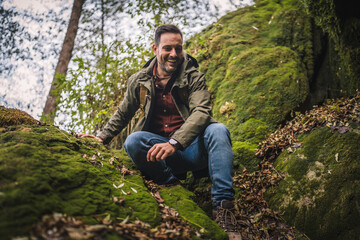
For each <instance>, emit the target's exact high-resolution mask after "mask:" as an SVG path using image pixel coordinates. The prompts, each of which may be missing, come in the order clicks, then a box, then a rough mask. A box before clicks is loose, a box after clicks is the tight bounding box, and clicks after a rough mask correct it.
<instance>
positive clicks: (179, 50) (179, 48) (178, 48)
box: [175, 46, 183, 52]
mask: <svg viewBox="0 0 360 240" xmlns="http://www.w3.org/2000/svg"><path fill="white" fill-rule="evenodd" d="M175 50H176V52H181V51H182V50H183V48H182V46H176V48H175Z"/></svg>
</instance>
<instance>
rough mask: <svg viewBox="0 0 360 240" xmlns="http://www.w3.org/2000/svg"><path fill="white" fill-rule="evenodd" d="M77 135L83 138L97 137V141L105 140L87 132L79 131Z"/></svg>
mask: <svg viewBox="0 0 360 240" xmlns="http://www.w3.org/2000/svg"><path fill="white" fill-rule="evenodd" d="M76 136H77V137H81V138H85V137H89V138H93V139H95V140H97V141H99V142H101V143H102V142H104V140H103V139H102V138H100V137H96V136H94V135H90V134H86V133H79V134H77V135H76Z"/></svg>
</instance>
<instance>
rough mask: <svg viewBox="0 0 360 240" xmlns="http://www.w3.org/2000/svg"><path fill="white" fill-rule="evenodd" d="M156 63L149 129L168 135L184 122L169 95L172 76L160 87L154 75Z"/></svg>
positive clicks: (172, 80) (172, 81) (172, 82)
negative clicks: (153, 99) (152, 108)
mask: <svg viewBox="0 0 360 240" xmlns="http://www.w3.org/2000/svg"><path fill="white" fill-rule="evenodd" d="M156 68H157V64H155V66H154V71H153V75H154V78H155V102H154V110H153V113H152V116H151V120H150V131H151V132H153V133H156V134H159V135H161V136H163V137H169V136H170V135H171V133H173V132H175V131H176V130H178V129H179V128H180V127H181V126H182V125H183V123H184V120H183V119H182V117H181V115H180V114H179V111H178V110H177V108H176V106H175V103H174V101H173V99H172V97H171V92H170V90H171V87H172V85H173V84H174V78H173V77H172V78H171V79H170V80H169V81H168V83H167V84H166V86H165V87H164V88H162V87H161V86H160V84H159V81H160V80H159V78H158V77H157V75H156Z"/></svg>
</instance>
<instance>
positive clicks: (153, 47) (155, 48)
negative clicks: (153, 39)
mask: <svg viewBox="0 0 360 240" xmlns="http://www.w3.org/2000/svg"><path fill="white" fill-rule="evenodd" d="M152 50H153V52H154V54H155V56H156V50H157V46H156V45H155V43H154V44H153V45H152Z"/></svg>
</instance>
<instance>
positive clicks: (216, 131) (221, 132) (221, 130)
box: [205, 123, 230, 137]
mask: <svg viewBox="0 0 360 240" xmlns="http://www.w3.org/2000/svg"><path fill="white" fill-rule="evenodd" d="M205 132H207V133H208V134H210V135H213V136H228V137H230V132H229V130H228V129H227V127H226V126H225V125H224V124H222V123H213V124H210V125H209V126H208V127H207V128H206V130H205Z"/></svg>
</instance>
